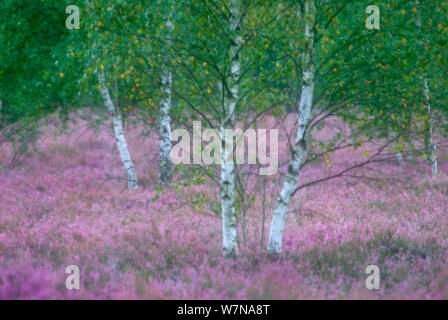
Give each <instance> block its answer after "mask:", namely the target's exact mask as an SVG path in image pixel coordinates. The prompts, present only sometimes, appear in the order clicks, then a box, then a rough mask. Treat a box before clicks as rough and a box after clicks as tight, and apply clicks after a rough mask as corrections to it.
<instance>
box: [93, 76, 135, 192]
mask: <svg viewBox="0 0 448 320" xmlns="http://www.w3.org/2000/svg"><path fill="white" fill-rule="evenodd" d="M98 81H99V83H100V86H101V96H102V98H103V100H104V104H105V106H106V109H107V111H108V113H109V114H110V115H111V117H112V122H113V127H114V134H115V140H116V142H117V148H118V151H119V153H120V157H121V161H122V162H123V167H124V169H125V171H126V176H127V183H128V188H129V189H137V188H138V179H137V173H136V172H135V167H134V163H133V162H132V159H131V155H130V153H129V149H128V144H127V142H126V138H125V135H124V131H123V117H122V114H121V111H120V109H118V108H117V107H116V106H115V105H114V103H113V102H112V99H111V96H110V93H109V89H108V87H107V83H106V79H105V75H104V71H103V70H100V71H98Z"/></svg>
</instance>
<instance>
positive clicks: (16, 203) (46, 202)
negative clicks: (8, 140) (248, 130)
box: [0, 119, 448, 299]
mask: <svg viewBox="0 0 448 320" xmlns="http://www.w3.org/2000/svg"><path fill="white" fill-rule="evenodd" d="M293 120H294V119H291V120H290V121H289V122H288V124H291V123H293ZM333 126H335V124H333ZM333 129H334V128H333ZM43 130H44V132H45V133H44V136H43V138H42V139H41V140H40V142H39V145H38V152H36V151H32V152H31V151H30V152H28V153H27V154H26V156H25V157H24V158H23V159H22V161H21V163H20V164H19V165H18V166H17V167H16V168H14V169H11V170H6V169H5V170H2V171H0V299H67V298H69V299H323V298H328V299H357V298H361V299H372V298H373V299H402V298H409V299H417V298H424V299H429V298H434V299H448V267H447V259H448V255H447V253H448V241H447V239H448V217H447V215H448V174H447V172H448V171H447V169H448V163H447V162H448V161H447V160H446V157H444V153H445V154H446V152H443V150H442V152H441V154H440V174H439V175H438V177H437V178H435V179H432V178H430V177H431V174H430V168H429V167H428V166H427V165H425V164H423V163H421V162H418V161H415V162H409V163H407V165H406V166H405V167H399V166H398V165H397V163H395V162H392V161H391V162H388V163H382V164H381V167H380V168H377V169H381V170H382V171H383V173H381V174H380V173H378V174H377V177H378V180H375V181H366V180H356V179H352V180H350V181H348V180H344V179H333V180H330V181H328V182H325V183H322V184H318V185H314V186H312V187H310V188H305V189H303V190H301V191H300V192H299V194H298V195H297V196H296V197H295V198H294V202H293V204H292V206H291V208H292V210H291V211H290V214H289V217H288V221H287V225H286V230H285V238H284V247H283V255H282V257H281V259H279V260H273V259H270V258H269V257H267V256H266V255H265V254H264V251H265V250H264V247H265V245H263V247H261V244H260V243H261V236H260V230H261V229H262V227H261V221H262V214H261V212H262V201H261V199H262V195H261V193H259V194H258V195H257V197H256V201H255V203H254V205H253V207H252V208H251V209H250V210H249V212H248V217H247V237H246V238H247V241H246V244H245V245H244V244H243V241H242V232H241V226H239V227H240V234H239V239H240V257H239V258H238V259H236V260H225V259H224V258H222V256H221V243H222V242H221V241H222V240H221V220H220V218H219V217H218V216H214V215H213V214H210V212H211V211H210V210H207V206H210V205H211V203H212V200H216V197H217V195H219V192H218V188H217V187H215V186H214V185H213V186H212V182H210V181H208V180H207V181H206V182H205V184H202V185H194V184H193V185H184V184H182V182H183V180H182V177H181V176H180V175H178V176H177V177H176V179H175V181H176V182H177V184H175V185H174V186H173V187H171V188H169V189H166V190H164V191H163V192H162V191H158V190H157V188H154V186H155V185H156V182H157V174H158V168H157V163H158V162H157V154H158V137H157V134H156V133H155V132H153V133H152V135H151V137H150V138H147V137H144V136H142V135H141V134H140V131H139V130H138V129H137V128H131V126H128V127H127V128H126V134H127V139H128V142H129V145H130V151H131V154H132V157H133V159H134V161H135V164H136V167H137V174H138V175H139V178H140V181H141V184H142V186H141V187H140V188H139V189H138V190H128V189H127V188H126V180H125V175H124V170H123V167H122V164H121V161H120V158H119V155H118V152H117V147H116V144H115V140H114V137H113V133H112V130H111V129H110V126H109V124H107V125H104V126H103V127H102V128H100V130H94V129H92V128H90V127H89V126H88V125H87V123H86V122H84V121H82V120H80V119H78V120H77V122H76V124H72V125H70V126H69V129H68V130H66V131H65V132H63V133H62V134H61V133H60V132H58V131H57V130H56V129H55V127H54V126H47V127H45V128H43ZM331 133H332V125H331V124H330V125H329V126H327V127H326V128H325V129H324V130H323V131H322V132H320V134H321V135H323V136H325V135H327V136H328V137H331ZM282 139H283V140H282V141H284V137H283V138H282ZM368 147H369V146H364V148H367V150H368ZM280 148H281V150H280V163H281V162H284V159H285V157H286V145H285V143H281V142H280ZM9 152H10V151H9V150H8V149H2V150H0V160H4V159H5V158H6V157H8V156H9ZM360 152H363V151H362V150H361V148H360V149H359V150H356V151H355V150H348V149H346V150H344V151H343V152H340V153H338V154H333V155H331V156H330V161H331V166H328V163H325V161H321V162H316V163H315V164H313V165H311V166H308V167H307V169H306V171H304V172H302V174H301V177H300V180H301V181H306V179H308V178H309V177H316V176H320V175H326V174H329V172H330V171H331V170H334V171H336V170H337V168H338V166H339V165H341V164H343V163H345V162H350V161H353V159H355V158H356V157H358V156H359V153H360ZM372 169H375V167H371V169H370V170H372ZM281 170H284V168H281ZM384 173H386V175H384ZM275 178H277V177H275ZM275 178H274V177H270V178H269V180H268V182H267V200H266V201H267V204H266V206H267V210H266V212H267V217H266V228H265V232H266V233H267V230H268V227H269V222H270V219H271V214H272V207H273V205H274V203H275V194H276V192H277V191H278V188H279V183H278V181H276V180H275ZM250 183H251V182H249V185H250ZM211 186H212V187H211ZM252 187H254V185H252ZM198 199H201V201H198ZM204 199H205V200H204ZM207 199H210V201H209V202H208V200H207ZM198 203H199V204H198ZM209 203H210V204H209ZM264 240H265V241H266V235H265V236H264ZM73 264H74V265H77V266H79V268H80V271H81V289H80V290H75V291H69V290H67V289H66V287H65V279H66V277H67V275H66V274H65V268H66V267H67V266H68V265H73ZM372 264H376V265H378V266H379V267H380V270H381V289H380V290H367V289H366V287H365V280H366V277H367V275H366V274H365V270H366V266H368V265H372Z"/></svg>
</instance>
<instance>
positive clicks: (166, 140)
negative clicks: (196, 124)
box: [159, 17, 174, 186]
mask: <svg viewBox="0 0 448 320" xmlns="http://www.w3.org/2000/svg"><path fill="white" fill-rule="evenodd" d="M166 27H167V29H168V32H169V33H170V34H171V32H172V31H173V28H174V26H173V23H172V22H171V18H170V17H168V21H167V23H166ZM170 34H169V35H168V45H169V46H171V40H170V39H171V38H170V37H171V35H170ZM168 63H169V61H168V58H167V59H166V62H165V69H164V70H163V75H162V86H163V92H164V97H163V99H162V102H161V106H160V115H159V117H160V118H159V133H160V152H159V154H160V160H159V184H160V185H161V186H166V185H169V183H170V182H171V179H172V177H173V163H172V162H171V149H172V144H171V117H170V109H171V102H172V92H171V86H172V84H173V74H172V72H171V70H170V69H169V67H168Z"/></svg>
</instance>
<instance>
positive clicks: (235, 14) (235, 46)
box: [221, 0, 242, 257]
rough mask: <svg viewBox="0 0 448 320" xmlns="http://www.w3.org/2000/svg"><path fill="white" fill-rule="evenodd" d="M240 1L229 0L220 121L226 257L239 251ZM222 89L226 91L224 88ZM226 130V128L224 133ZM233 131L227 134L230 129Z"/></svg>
mask: <svg viewBox="0 0 448 320" xmlns="http://www.w3.org/2000/svg"><path fill="white" fill-rule="evenodd" d="M240 7H241V3H240V0H231V7H230V13H231V17H230V21H229V22H230V32H231V47H230V56H231V59H232V60H231V63H230V64H231V65H230V69H231V76H230V80H229V88H230V93H225V95H226V98H225V102H224V104H225V115H224V120H223V123H222V124H221V143H222V151H221V219H222V247H223V255H224V256H225V257H234V256H236V255H237V253H238V246H237V228H236V215H235V163H234V161H233V127H234V123H235V106H236V103H237V100H238V90H239V88H238V81H239V77H240V51H241V45H242V38H241V34H240V23H241V11H240V10H241V9H240ZM223 90H225V89H224V88H223ZM226 130H227V131H228V132H227V133H226ZM229 130H231V131H232V134H230V131H229Z"/></svg>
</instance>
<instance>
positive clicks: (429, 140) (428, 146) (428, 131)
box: [423, 78, 438, 177]
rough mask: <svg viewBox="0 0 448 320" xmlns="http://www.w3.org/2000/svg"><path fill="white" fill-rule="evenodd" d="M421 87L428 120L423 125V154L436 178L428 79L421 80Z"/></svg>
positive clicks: (435, 153) (435, 152) (435, 157)
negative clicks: (424, 153)
mask: <svg viewBox="0 0 448 320" xmlns="http://www.w3.org/2000/svg"><path fill="white" fill-rule="evenodd" d="M423 86H424V95H425V102H426V112H427V117H428V119H427V120H426V121H427V122H426V124H425V128H424V129H425V152H426V155H427V157H428V158H429V163H430V164H431V171H432V176H433V177H435V176H437V169H438V168H437V146H436V145H435V144H434V140H433V131H434V124H433V116H432V110H431V99H430V94H429V84H428V79H426V78H425V79H424V80H423Z"/></svg>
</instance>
